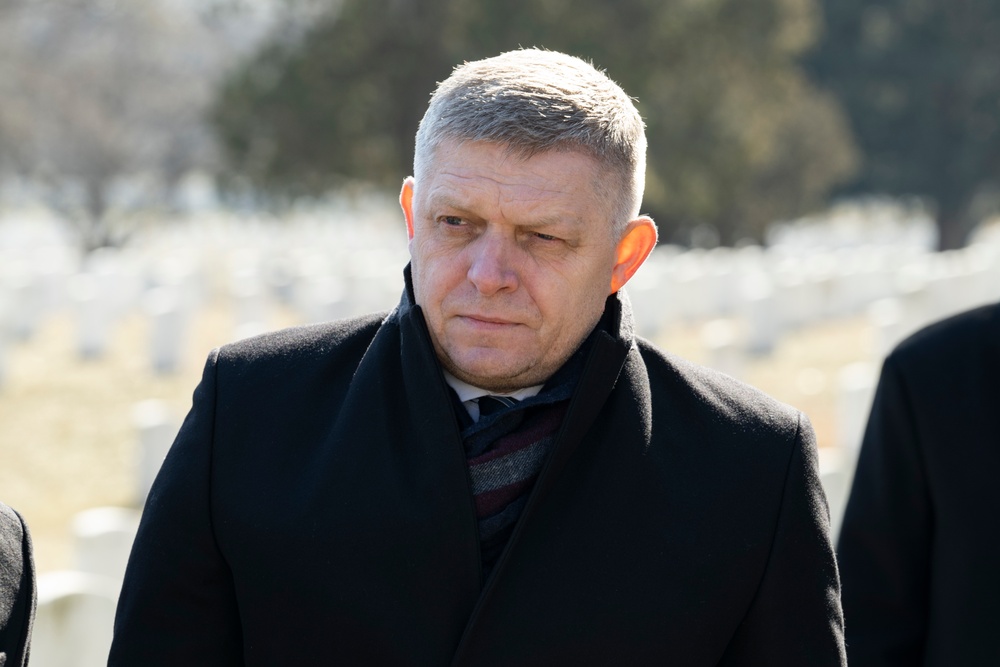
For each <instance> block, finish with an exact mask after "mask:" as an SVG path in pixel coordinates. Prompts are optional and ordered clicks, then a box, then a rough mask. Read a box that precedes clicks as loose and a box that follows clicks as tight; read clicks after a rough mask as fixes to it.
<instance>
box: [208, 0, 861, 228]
mask: <svg viewBox="0 0 1000 667" xmlns="http://www.w3.org/2000/svg"><path fill="white" fill-rule="evenodd" d="M818 30H819V24H818V13H817V7H816V5H815V4H814V2H812V0H674V1H672V2H662V0H620V1H618V2H614V3H612V2H607V1H605V0H576V1H574V2H570V1H569V0H510V1H509V2H504V3H482V2H475V1H473V0H345V2H344V3H343V4H342V5H340V6H338V8H337V9H336V11H331V12H329V13H328V14H326V15H325V16H324V17H322V19H321V20H319V21H318V22H317V23H316V25H314V26H313V27H312V28H311V29H310V30H309V31H308V32H307V33H306V34H305V35H304V36H303V39H302V40H301V41H300V42H297V43H294V44H289V43H287V42H283V41H279V42H274V43H271V44H268V45H266V46H265V47H264V48H262V49H261V51H260V52H259V53H258V54H257V55H256V56H255V57H254V58H253V59H251V60H250V61H248V62H246V63H245V64H244V65H243V66H242V67H240V68H239V69H237V70H236V71H235V72H233V73H232V74H231V75H230V76H229V77H228V78H227V80H226V82H225V84H224V86H223V88H222V93H221V95H220V96H219V98H218V100H217V103H216V105H215V107H214V116H213V118H214V123H215V127H216V128H217V131H218V133H219V137H220V138H221V140H222V146H223V147H224V150H225V154H226V156H227V158H228V160H229V161H228V165H229V166H230V168H231V170H232V171H231V172H230V175H231V176H233V177H234V180H236V179H239V178H240V177H242V178H244V179H246V182H248V183H249V184H252V185H253V186H255V187H260V188H263V189H265V190H268V191H272V192H283V193H288V194H293V195H294V194H298V193H311V194H316V193H320V192H323V191H324V190H326V189H327V188H329V187H330V186H331V185H335V184H337V183H340V182H342V181H343V180H344V179H348V178H352V179H353V178H362V179H366V180H371V181H374V182H377V183H379V184H382V185H385V186H387V187H395V186H396V185H397V184H398V183H399V181H400V176H401V175H405V174H407V173H409V172H410V170H411V160H412V154H413V136H414V133H415V131H416V128H417V124H418V122H419V120H420V117H421V115H422V114H423V111H424V109H425V108H426V104H427V99H428V97H429V95H430V93H431V91H432V90H433V88H434V85H435V82H437V81H440V80H442V79H444V78H445V77H447V76H448V73H449V72H450V71H451V68H452V66H453V65H454V64H456V63H460V62H462V61H464V60H473V59H478V58H483V57H488V56H490V55H494V54H496V53H499V52H502V51H505V50H509V49H513V48H518V47H519V46H541V47H544V48H549V49H554V50H559V51H565V52H567V53H571V54H574V55H578V56H581V57H584V58H586V59H588V60H592V61H593V62H594V63H595V64H597V65H598V66H599V67H602V68H606V70H607V72H608V74H609V75H610V76H611V77H612V78H613V79H615V80H616V81H618V82H619V83H621V84H622V86H623V87H624V88H625V90H626V91H628V92H629V94H631V95H634V96H635V97H636V98H637V100H638V106H639V109H640V111H641V112H642V114H643V117H644V118H645V119H646V122H647V125H648V136H649V140H650V146H649V168H648V176H647V179H648V180H647V191H646V198H645V204H644V206H645V209H646V211H647V212H648V213H650V214H652V215H653V217H654V218H656V220H657V221H658V223H659V224H660V226H661V230H662V232H663V235H664V237H665V238H667V239H670V240H675V241H682V242H688V241H690V240H691V232H692V230H693V229H700V230H711V232H710V234H714V235H715V236H716V237H717V239H718V240H719V241H721V242H722V243H727V244H732V243H734V242H737V241H739V240H741V239H743V238H751V239H758V240H759V239H760V238H761V237H762V235H763V232H764V230H765V227H766V226H767V225H768V224H769V223H771V222H773V221H774V220H777V219H787V218H791V217H794V216H797V215H800V214H802V213H804V212H806V211H808V210H810V209H812V208H815V207H817V206H819V205H820V204H822V203H823V202H824V201H825V197H826V195H827V194H828V193H829V191H830V190H831V188H832V187H833V186H835V185H838V184H840V183H843V182H844V181H845V180H846V179H847V178H848V177H849V176H851V174H852V173H853V171H854V169H855V167H856V165H857V163H858V158H857V151H856V149H855V148H854V145H853V143H852V139H851V134H850V131H849V129H848V126H847V123H846V122H845V120H844V118H843V116H842V114H841V112H840V111H839V107H838V106H837V104H836V102H835V100H833V99H832V98H831V97H830V96H829V95H826V94H824V93H822V92H821V91H819V90H818V89H816V88H815V87H814V86H813V85H811V84H810V83H809V81H808V80H807V79H806V78H805V76H804V74H803V71H802V69H801V67H800V65H799V64H798V58H799V57H800V56H801V54H802V53H803V52H804V50H805V49H806V48H808V47H809V46H810V45H811V44H812V43H813V42H814V40H815V38H816V35H817V32H818Z"/></svg>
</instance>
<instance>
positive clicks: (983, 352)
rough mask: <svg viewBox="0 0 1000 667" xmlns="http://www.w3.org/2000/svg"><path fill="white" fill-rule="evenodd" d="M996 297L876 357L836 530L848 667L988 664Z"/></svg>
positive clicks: (998, 395) (999, 484)
mask: <svg viewBox="0 0 1000 667" xmlns="http://www.w3.org/2000/svg"><path fill="white" fill-rule="evenodd" d="M998 526H1000V304H997V305H992V306H985V307H982V308H978V309H976V310H972V311H969V312H966V313H963V314H961V315H958V316H955V317H952V318H950V319H947V320H944V321H942V322H938V323H936V324H933V325H931V326H929V327H927V328H925V329H923V330H922V331H919V332H918V333H916V334H914V335H913V336H911V337H910V338H908V339H907V340H905V341H904V342H902V343H901V344H900V345H899V346H898V347H897V348H896V349H895V350H894V351H893V352H892V354H890V355H889V357H888V358H887V359H886V361H885V364H884V366H883V368H882V377H881V379H880V380H879V386H878V390H877V392H876V395H875V402H874V405H873V407H872V412H871V416H870V418H869V421H868V428H867V430H866V431H865V437H864V442H863V444H862V447H861V453H860V457H859V460H858V468H857V473H856V474H855V478H854V485H853V487H852V490H851V496H850V500H849V501H848V504H847V511H846V514H845V517H844V523H843V528H842V530H841V534H840V542H839V545H838V547H839V548H838V555H839V558H840V566H841V575H842V577H843V601H844V612H845V620H846V623H847V649H848V656H849V658H850V664H851V666H852V667H889V666H895V665H898V666H900V667H902V666H903V665H905V666H907V667H912V666H918V665H919V666H933V667H954V666H956V665H957V666H963V665H969V666H977V667H978V666H980V665H1000V529H998Z"/></svg>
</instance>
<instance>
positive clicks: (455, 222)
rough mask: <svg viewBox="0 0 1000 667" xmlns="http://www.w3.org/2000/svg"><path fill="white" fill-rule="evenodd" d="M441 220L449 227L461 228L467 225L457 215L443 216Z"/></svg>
mask: <svg viewBox="0 0 1000 667" xmlns="http://www.w3.org/2000/svg"><path fill="white" fill-rule="evenodd" d="M439 220H440V221H441V222H442V223H443V224H445V225H448V226H449V227H461V226H462V225H464V224H465V220H463V219H462V218H460V217H458V216H457V215H443V216H441V217H440V218H439Z"/></svg>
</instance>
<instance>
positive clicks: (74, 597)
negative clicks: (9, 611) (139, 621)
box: [31, 572, 118, 667]
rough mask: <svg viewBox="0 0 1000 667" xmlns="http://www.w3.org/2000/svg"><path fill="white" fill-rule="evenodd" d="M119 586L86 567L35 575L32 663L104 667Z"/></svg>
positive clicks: (37, 666)
mask: <svg viewBox="0 0 1000 667" xmlns="http://www.w3.org/2000/svg"><path fill="white" fill-rule="evenodd" d="M117 586H118V585H117V584H116V583H115V581H114V580H113V579H110V578H108V577H104V576H101V575H97V574H88V573H85V572H51V573H48V574H43V575H41V576H39V578H38V609H37V611H36V613H35V624H34V628H33V632H32V640H31V667H104V665H106V664H107V660H108V651H109V650H110V648H111V636H112V628H113V626H114V618H115V606H116V604H117V598H118V587H117Z"/></svg>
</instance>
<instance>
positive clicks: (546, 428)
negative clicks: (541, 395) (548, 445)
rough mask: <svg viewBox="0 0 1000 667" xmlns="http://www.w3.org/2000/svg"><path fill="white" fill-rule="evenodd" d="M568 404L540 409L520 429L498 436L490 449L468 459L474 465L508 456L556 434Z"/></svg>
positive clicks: (562, 403) (563, 403)
mask: <svg viewBox="0 0 1000 667" xmlns="http://www.w3.org/2000/svg"><path fill="white" fill-rule="evenodd" d="M568 406H569V401H562V402H560V403H557V404H555V405H553V406H552V407H551V408H543V409H540V410H538V411H537V412H536V413H535V414H533V415H531V416H530V417H528V418H527V419H525V423H524V424H523V425H522V426H521V428H520V429H518V430H517V431H514V432H513V433H508V434H507V435H504V436H501V437H499V438H497V441H496V442H495V443H494V444H493V446H492V447H491V448H490V449H489V451H487V452H485V453H483V454H480V455H479V456H474V457H472V458H470V459H468V462H469V465H470V466H474V465H477V464H480V463H486V462H487V461H492V460H493V459H498V458H500V457H501V456H507V455H509V454H512V453H513V452H516V451H518V450H519V449H525V448H526V447H530V446H531V445H532V444H533V443H535V442H538V441H539V440H541V439H543V438H544V437H545V436H548V435H555V432H556V430H557V429H558V428H559V425H560V424H562V420H563V416H565V414H566V408H567V407H568Z"/></svg>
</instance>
